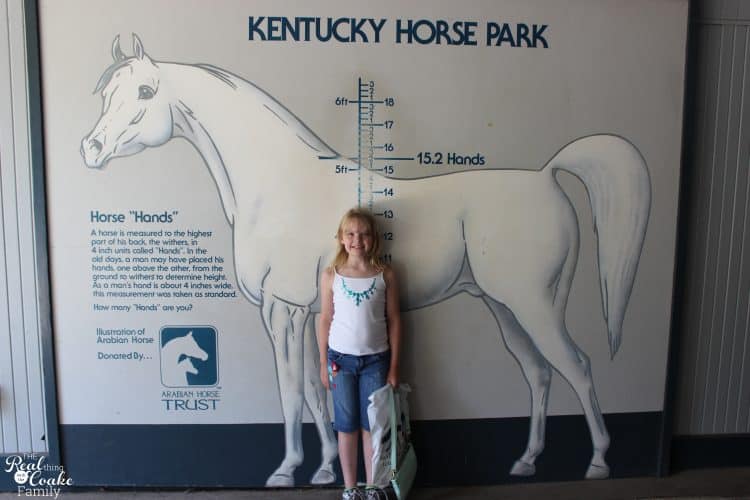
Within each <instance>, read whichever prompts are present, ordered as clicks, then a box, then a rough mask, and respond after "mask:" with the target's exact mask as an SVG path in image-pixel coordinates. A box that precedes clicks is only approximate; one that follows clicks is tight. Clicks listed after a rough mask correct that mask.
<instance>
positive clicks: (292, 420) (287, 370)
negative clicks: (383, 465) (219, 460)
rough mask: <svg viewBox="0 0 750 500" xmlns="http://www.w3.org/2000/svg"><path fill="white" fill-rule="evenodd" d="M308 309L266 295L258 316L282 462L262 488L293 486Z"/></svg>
mask: <svg viewBox="0 0 750 500" xmlns="http://www.w3.org/2000/svg"><path fill="white" fill-rule="evenodd" d="M309 314H310V310H309V309H308V308H306V307H300V306H296V305H292V304H288V303H286V302H284V301H282V300H279V299H277V298H275V297H273V296H272V295H270V294H268V295H267V296H265V297H264V298H263V303H262V305H261V315H262V317H263V324H264V326H265V327H266V332H267V333H268V336H269V337H270V339H271V343H272V344H273V353H274V356H275V361H276V374H277V376H278V381H279V396H280V398H281V410H282V413H283V415H284V440H285V444H286V449H285V454H284V460H283V461H282V462H281V465H279V467H278V468H277V469H276V471H274V473H273V474H271V476H270V477H269V478H268V480H267V481H266V486H275V487H278V486H294V470H295V469H296V468H297V467H298V466H299V465H300V464H301V463H302V460H303V458H304V455H303V452H302V404H303V399H304V389H303V381H302V380H303V377H302V370H303V351H302V350H303V347H302V345H303V338H304V327H305V321H306V320H307V317H308V315H309Z"/></svg>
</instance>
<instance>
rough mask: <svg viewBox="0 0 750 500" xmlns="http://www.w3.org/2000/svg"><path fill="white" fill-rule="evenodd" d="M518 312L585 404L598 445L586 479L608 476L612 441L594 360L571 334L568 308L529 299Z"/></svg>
mask: <svg viewBox="0 0 750 500" xmlns="http://www.w3.org/2000/svg"><path fill="white" fill-rule="evenodd" d="M514 312H515V316H516V318H517V319H518V322H519V323H520V324H521V326H522V327H523V329H524V330H525V331H526V332H528V334H529V337H530V338H531V340H532V341H533V342H534V345H535V346H536V348H537V350H538V351H539V353H540V354H541V355H542V356H544V357H545V358H546V360H547V361H548V362H549V364H550V365H552V367H553V368H554V369H555V370H556V371H557V372H558V373H560V375H562V377H563V378H564V379H565V380H566V381H567V382H568V384H570V386H571V387H572V389H573V391H575V393H576V396H577V397H578V400H579V401H580V403H581V407H582V408H583V413H584V415H585V417H586V423H587V424H588V427H589V431H590V432H591V441H592V444H593V448H594V452H593V456H592V459H591V463H590V464H589V468H588V470H587V471H586V478H587V479H603V478H606V477H608V476H609V466H608V465H607V462H606V461H605V458H604V456H605V455H606V453H607V450H608V448H609V442H610V440H609V434H608V433H607V429H606V427H605V425H604V417H603V416H602V412H601V409H600V408H599V402H598V400H597V397H596V392H595V391H594V382H593V378H592V376H591V362H590V361H589V358H588V356H587V355H586V354H585V353H584V352H583V351H581V350H580V349H579V348H578V346H577V345H576V344H575V342H574V341H573V339H572V338H571V337H570V334H569V333H568V330H567V328H566V327H565V321H564V311H562V310H561V308H559V307H558V308H555V307H554V306H553V304H552V301H551V300H546V299H541V300H539V301H525V302H524V303H523V304H521V305H519V306H517V307H516V308H515V309H514Z"/></svg>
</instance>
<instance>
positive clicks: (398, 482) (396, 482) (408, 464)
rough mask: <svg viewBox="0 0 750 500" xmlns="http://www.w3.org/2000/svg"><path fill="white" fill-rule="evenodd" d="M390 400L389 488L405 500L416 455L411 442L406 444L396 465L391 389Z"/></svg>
mask: <svg viewBox="0 0 750 500" xmlns="http://www.w3.org/2000/svg"><path fill="white" fill-rule="evenodd" d="M390 395H391V397H390V399H391V486H392V487H393V491H394V492H395V493H396V496H397V497H398V500H405V499H406V497H407V496H408V495H409V492H410V491H411V487H412V484H414V476H416V474H417V455H416V453H414V447H413V446H412V445H411V442H409V441H407V442H406V447H407V448H406V452H405V453H404V454H403V457H402V459H401V463H398V454H397V450H398V423H397V421H396V401H395V394H394V390H393V388H391V390H390Z"/></svg>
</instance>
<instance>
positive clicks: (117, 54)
mask: <svg viewBox="0 0 750 500" xmlns="http://www.w3.org/2000/svg"><path fill="white" fill-rule="evenodd" d="M112 59H114V60H115V62H120V61H122V60H124V59H125V54H124V53H123V52H122V49H121V48H120V35H117V36H116V37H115V39H114V41H113V42H112Z"/></svg>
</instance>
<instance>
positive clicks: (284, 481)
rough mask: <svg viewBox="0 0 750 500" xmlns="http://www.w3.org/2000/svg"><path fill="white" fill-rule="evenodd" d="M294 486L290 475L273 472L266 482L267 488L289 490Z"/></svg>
mask: <svg viewBox="0 0 750 500" xmlns="http://www.w3.org/2000/svg"><path fill="white" fill-rule="evenodd" d="M293 486H294V477H292V475H291V474H282V473H281V472H274V473H273V474H271V477H269V478H268V480H267V481H266V487H268V488H291V487H293Z"/></svg>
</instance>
